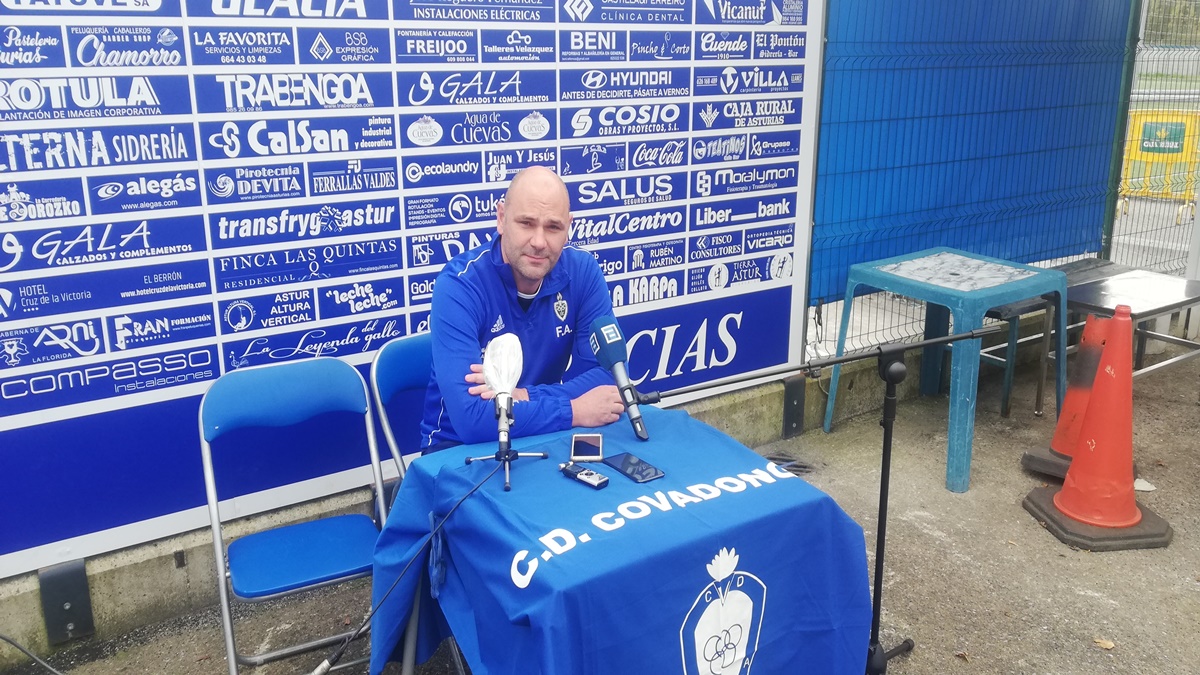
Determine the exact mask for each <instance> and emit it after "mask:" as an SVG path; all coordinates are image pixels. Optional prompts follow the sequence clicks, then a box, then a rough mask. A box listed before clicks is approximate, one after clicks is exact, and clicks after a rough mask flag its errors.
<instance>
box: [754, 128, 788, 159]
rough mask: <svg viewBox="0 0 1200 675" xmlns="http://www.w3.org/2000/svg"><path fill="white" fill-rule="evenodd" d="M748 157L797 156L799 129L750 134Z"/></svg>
mask: <svg viewBox="0 0 1200 675" xmlns="http://www.w3.org/2000/svg"><path fill="white" fill-rule="evenodd" d="M749 152H750V158H751V159H760V158H768V157H798V156H799V155H800V132H799V131H765V132H761V133H753V134H750V147H749Z"/></svg>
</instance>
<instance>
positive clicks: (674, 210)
mask: <svg viewBox="0 0 1200 675" xmlns="http://www.w3.org/2000/svg"><path fill="white" fill-rule="evenodd" d="M686 230H687V207H686V206H676V207H671V208H654V209H646V210H642V211H624V212H621V213H605V214H598V215H585V216H575V219H574V220H573V221H572V222H571V237H570V241H571V242H572V243H574V244H581V245H591V244H601V243H608V242H612V241H621V240H625V239H634V238H638V237H653V236H658V235H670V234H682V233H683V232H685V231H686Z"/></svg>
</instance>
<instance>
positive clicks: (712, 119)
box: [692, 98, 800, 131]
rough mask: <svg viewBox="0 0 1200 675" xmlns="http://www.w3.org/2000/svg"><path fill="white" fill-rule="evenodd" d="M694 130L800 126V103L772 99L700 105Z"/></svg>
mask: <svg viewBox="0 0 1200 675" xmlns="http://www.w3.org/2000/svg"><path fill="white" fill-rule="evenodd" d="M693 112H694V119H693V120H692V128H693V129H695V130H696V131H704V130H707V129H740V128H745V127H781V126H785V125H788V124H800V99H798V98H771V99H761V98H760V99H753V100H749V101H725V102H723V103H722V102H720V101H717V102H715V103H705V104H703V105H702V104H699V103H697V104H696V105H695V106H694V108H693Z"/></svg>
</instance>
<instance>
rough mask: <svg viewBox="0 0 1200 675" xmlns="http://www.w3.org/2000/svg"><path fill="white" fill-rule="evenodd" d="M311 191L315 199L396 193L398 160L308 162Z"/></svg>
mask: <svg viewBox="0 0 1200 675" xmlns="http://www.w3.org/2000/svg"><path fill="white" fill-rule="evenodd" d="M308 181H309V187H308V191H309V194H311V195H312V196H314V197H320V196H322V195H337V194H351V193H359V192H376V191H379V190H394V189H396V187H398V186H399V181H397V179H396V160H395V159H394V158H392V157H363V158H361V159H360V158H356V159H343V160H335V161H331V162H309V163H308Z"/></svg>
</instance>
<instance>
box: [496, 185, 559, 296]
mask: <svg viewBox="0 0 1200 675" xmlns="http://www.w3.org/2000/svg"><path fill="white" fill-rule="evenodd" d="M570 228H571V204H570V197H569V196H568V194H567V186H566V185H565V184H563V182H562V179H561V178H559V177H558V175H557V174H555V173H554V172H553V171H551V170H550V169H547V168H546V167H544V166H531V167H528V168H526V169H522V170H521V171H520V172H518V173H517V175H516V176H514V177H513V179H512V182H511V183H509V186H508V191H507V192H505V193H504V201H503V202H501V203H500V205H499V206H498V207H497V208H496V230H497V231H498V232H499V233H500V235H501V239H500V251H501V253H502V254H503V256H504V261H505V262H506V263H508V264H509V265H510V266H511V267H512V270H513V279H514V280H515V281H516V283H517V290H519V291H521V292H522V293H526V294H533V293H536V292H537V290H538V288H540V287H541V285H542V279H543V278H545V276H546V275H547V274H549V273H550V270H551V269H553V268H554V265H555V264H556V263H557V262H558V257H559V256H560V255H561V254H562V249H563V246H565V245H566V243H567V237H568V236H569V234H570Z"/></svg>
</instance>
